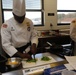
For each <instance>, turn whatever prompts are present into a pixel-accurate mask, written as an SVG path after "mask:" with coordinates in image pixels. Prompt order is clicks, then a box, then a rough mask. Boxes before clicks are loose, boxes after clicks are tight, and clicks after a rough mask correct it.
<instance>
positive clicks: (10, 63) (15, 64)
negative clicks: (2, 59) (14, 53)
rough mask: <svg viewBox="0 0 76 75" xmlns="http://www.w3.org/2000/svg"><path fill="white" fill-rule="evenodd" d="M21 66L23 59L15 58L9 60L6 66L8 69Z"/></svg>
mask: <svg viewBox="0 0 76 75" xmlns="http://www.w3.org/2000/svg"><path fill="white" fill-rule="evenodd" d="M20 64H21V58H18V57H13V58H8V60H7V62H6V66H7V67H8V68H16V67H18V66H19V65H20Z"/></svg>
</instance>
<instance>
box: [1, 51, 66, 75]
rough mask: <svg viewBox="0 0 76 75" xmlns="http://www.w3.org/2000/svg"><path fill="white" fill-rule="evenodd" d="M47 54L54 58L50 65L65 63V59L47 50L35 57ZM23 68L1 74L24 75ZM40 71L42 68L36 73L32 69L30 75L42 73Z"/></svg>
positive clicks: (40, 74)
mask: <svg viewBox="0 0 76 75" xmlns="http://www.w3.org/2000/svg"><path fill="white" fill-rule="evenodd" d="M49 55H50V56H51V57H53V58H54V59H55V60H56V62H54V63H51V64H50V66H51V67H55V66H58V65H61V64H65V63H67V61H66V60H65V59H63V58H60V57H58V56H56V55H54V54H51V53H48V52H47V53H40V54H36V57H41V56H49ZM23 70H24V69H23V68H21V66H20V68H19V69H16V70H11V71H8V72H5V73H2V75H24V74H23ZM42 73H43V70H42V71H40V72H38V73H36V72H34V71H33V73H32V74H31V75H42ZM28 75H29V74H28Z"/></svg>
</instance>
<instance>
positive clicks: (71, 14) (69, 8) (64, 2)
mask: <svg viewBox="0 0 76 75" xmlns="http://www.w3.org/2000/svg"><path fill="white" fill-rule="evenodd" d="M57 15H58V25H69V24H70V23H71V21H72V20H73V19H75V18H76V0H57Z"/></svg>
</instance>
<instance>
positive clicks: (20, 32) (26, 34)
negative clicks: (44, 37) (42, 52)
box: [1, 17, 38, 57]
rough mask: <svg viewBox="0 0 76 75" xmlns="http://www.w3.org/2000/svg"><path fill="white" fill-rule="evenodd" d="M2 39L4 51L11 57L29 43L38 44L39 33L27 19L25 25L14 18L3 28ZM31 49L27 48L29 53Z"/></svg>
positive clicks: (3, 25)
mask: <svg viewBox="0 0 76 75" xmlns="http://www.w3.org/2000/svg"><path fill="white" fill-rule="evenodd" d="M1 39H2V47H3V49H4V51H5V52H6V53H7V54H8V55H9V56H10V57H11V56H13V55H14V54H15V53H16V52H17V49H16V48H19V47H22V46H24V45H26V44H27V43H28V42H30V41H31V43H36V45H37V44H38V37H37V32H36V30H35V29H34V26H33V23H32V21H31V20H30V19H28V18H25V20H24V22H23V23H18V22H17V21H16V20H15V19H14V18H13V17H12V18H11V19H9V20H7V21H6V22H5V23H4V24H2V26H1ZM29 49H30V48H27V52H28V51H29Z"/></svg>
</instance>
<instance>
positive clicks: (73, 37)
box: [70, 19, 76, 56]
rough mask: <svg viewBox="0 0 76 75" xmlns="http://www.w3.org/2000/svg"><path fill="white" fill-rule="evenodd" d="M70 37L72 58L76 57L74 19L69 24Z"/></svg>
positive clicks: (75, 27)
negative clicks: (72, 50)
mask: <svg viewBox="0 0 76 75" xmlns="http://www.w3.org/2000/svg"><path fill="white" fill-rule="evenodd" d="M70 37H71V39H72V41H73V45H74V46H73V47H74V48H73V49H74V52H73V53H74V56H76V19H74V20H73V21H72V22H71V24H70Z"/></svg>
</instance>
